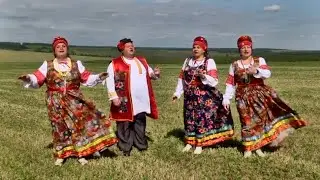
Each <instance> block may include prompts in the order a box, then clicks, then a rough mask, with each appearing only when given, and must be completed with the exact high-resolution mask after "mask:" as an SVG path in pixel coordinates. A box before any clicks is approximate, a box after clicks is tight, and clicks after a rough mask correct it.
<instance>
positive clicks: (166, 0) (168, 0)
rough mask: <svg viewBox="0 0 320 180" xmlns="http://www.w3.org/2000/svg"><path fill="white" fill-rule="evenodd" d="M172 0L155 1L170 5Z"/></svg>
mask: <svg viewBox="0 0 320 180" xmlns="http://www.w3.org/2000/svg"><path fill="white" fill-rule="evenodd" d="M171 1H172V0H155V3H169V2H171Z"/></svg>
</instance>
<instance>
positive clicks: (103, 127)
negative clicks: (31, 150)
mask: <svg viewBox="0 0 320 180" xmlns="http://www.w3.org/2000/svg"><path fill="white" fill-rule="evenodd" d="M47 107H48V115H49V119H50V121H51V125H52V135H53V147H54V156H55V157H56V158H62V159H63V158H67V157H70V156H75V157H84V156H88V155H91V154H93V153H94V152H96V151H100V150H103V149H105V148H107V147H109V146H112V145H114V144H116V143H117V142H118V139H117V138H116V135H115V133H114V132H113V130H112V128H111V122H110V121H109V120H108V118H107V117H106V115H105V114H103V113H102V112H101V111H99V110H97V109H96V108H95V106H94V104H93V103H92V102H88V101H86V100H84V98H83V96H82V94H81V93H80V92H79V91H69V92H67V94H66V95H63V93H60V92H48V96H47Z"/></svg>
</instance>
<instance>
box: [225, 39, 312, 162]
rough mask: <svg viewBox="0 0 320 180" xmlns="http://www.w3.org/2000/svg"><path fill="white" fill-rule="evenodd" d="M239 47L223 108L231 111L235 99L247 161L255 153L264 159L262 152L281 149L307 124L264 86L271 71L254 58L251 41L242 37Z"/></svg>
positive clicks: (257, 58)
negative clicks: (238, 56) (295, 131)
mask: <svg viewBox="0 0 320 180" xmlns="http://www.w3.org/2000/svg"><path fill="white" fill-rule="evenodd" d="M237 45H238V49H239V53H240V57H241V58H240V59H239V60H236V61H234V62H233V63H232V64H231V65H230V68H229V75H228V78H227V82H226V92H225V94H224V96H223V105H224V107H225V108H226V109H229V107H230V100H231V99H232V98H233V96H235V100H236V106H237V110H238V113H239V116H240V121H241V136H242V144H243V145H244V157H249V156H251V154H252V151H255V152H256V153H257V154H258V155H259V156H262V157H263V156H265V154H264V153H263V152H262V151H261V149H260V148H262V147H263V146H266V145H269V146H273V147H274V146H278V145H279V143H281V142H282V140H283V139H284V138H285V137H286V136H287V135H288V134H289V132H292V131H293V130H294V129H297V128H300V127H303V126H305V125H306V122H305V121H304V120H303V119H301V118H300V117H299V115H298V114H297V113H296V112H295V111H294V110H292V109H291V108H290V107H289V106H288V105H287V104H286V103H285V102H283V101H282V100H281V99H280V98H279V97H278V95H277V93H276V92H275V91H274V90H273V89H272V88H271V87H269V86H267V85H265V83H264V79H266V78H269V77H270V76H271V71H270V68H269V66H268V65H267V64H266V61H265V59H264V58H262V57H253V56H252V39H251V37H249V36H241V37H240V38H239V39H238V41H237Z"/></svg>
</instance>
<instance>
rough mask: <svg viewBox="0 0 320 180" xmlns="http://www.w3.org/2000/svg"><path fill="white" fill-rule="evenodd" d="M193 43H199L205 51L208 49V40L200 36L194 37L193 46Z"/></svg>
mask: <svg viewBox="0 0 320 180" xmlns="http://www.w3.org/2000/svg"><path fill="white" fill-rule="evenodd" d="M194 45H199V46H200V47H201V48H202V49H203V50H204V51H207V49H208V42H207V40H206V39H205V38H204V37H202V36H198V37H196V38H194V40H193V46H194Z"/></svg>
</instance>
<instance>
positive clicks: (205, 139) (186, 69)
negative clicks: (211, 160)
mask: <svg viewBox="0 0 320 180" xmlns="http://www.w3.org/2000/svg"><path fill="white" fill-rule="evenodd" d="M207 50H208V44H207V41H206V39H205V38H203V37H201V36H199V37H196V38H195V39H194V43H193V56H192V57H190V58H187V59H186V60H185V62H184V64H183V67H182V70H181V73H180V76H179V79H178V84H177V87H176V91H175V93H174V96H173V100H174V101H175V100H176V99H177V98H180V96H181V95H182V93H184V128H185V143H186V146H185V147H184V148H183V150H182V151H183V152H186V151H189V150H190V149H191V148H192V146H195V147H196V148H195V151H194V153H195V154H200V153H201V152H202V147H204V146H212V145H215V144H217V143H219V142H222V141H225V140H227V139H230V138H232V136H233V134H234V132H233V120H232V116H231V112H230V111H229V110H225V109H224V108H223V106H222V99H223V97H222V94H221V93H220V91H218V89H216V87H215V86H216V85H217V84H218V73H217V69H216V64H215V62H214V60H213V59H211V58H209V56H208V52H207Z"/></svg>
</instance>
